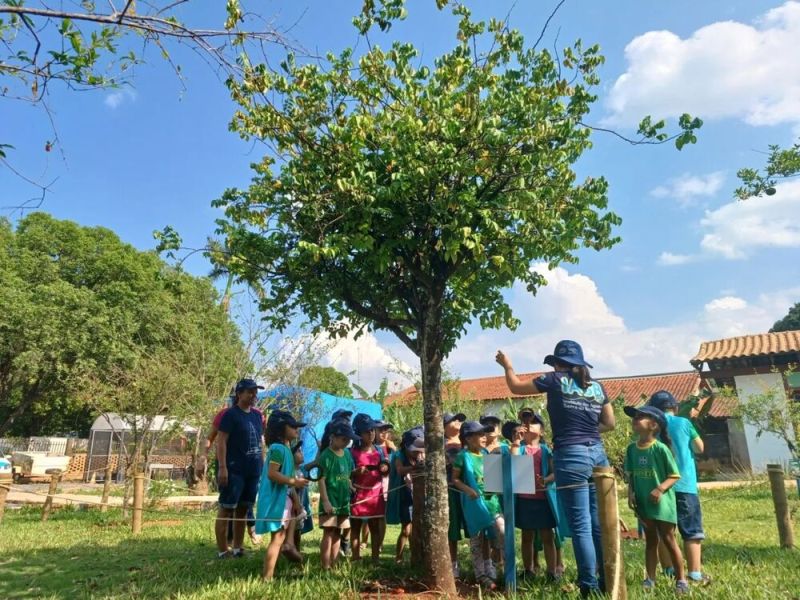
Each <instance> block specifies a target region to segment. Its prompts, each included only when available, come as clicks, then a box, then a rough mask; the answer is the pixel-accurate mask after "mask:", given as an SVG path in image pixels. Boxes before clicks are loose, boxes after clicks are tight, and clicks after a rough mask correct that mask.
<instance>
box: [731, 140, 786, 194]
mask: <svg viewBox="0 0 800 600" xmlns="http://www.w3.org/2000/svg"><path fill="white" fill-rule="evenodd" d="M737 175H738V176H739V180H740V181H741V182H742V185H741V186H739V187H738V188H737V189H736V196H737V197H738V198H739V199H741V200H747V199H748V198H751V197H753V196H762V195H764V194H766V195H767V196H772V195H774V194H775V193H776V191H777V190H776V189H775V186H776V185H777V184H778V182H780V181H782V180H784V179H789V178H791V177H797V176H798V175H800V142H798V143H796V144H794V145H792V146H789V147H788V148H782V147H780V146H778V145H772V146H770V147H769V154H768V155H767V162H766V165H765V166H764V167H763V168H762V169H761V170H759V169H756V168H753V167H747V168H744V169H739V172H738V173H737Z"/></svg>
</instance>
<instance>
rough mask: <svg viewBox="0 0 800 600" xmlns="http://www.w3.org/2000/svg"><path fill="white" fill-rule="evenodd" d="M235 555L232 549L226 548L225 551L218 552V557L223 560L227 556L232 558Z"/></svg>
mask: <svg viewBox="0 0 800 600" xmlns="http://www.w3.org/2000/svg"><path fill="white" fill-rule="evenodd" d="M231 556H233V555H232V554H231V551H230V550H225V552H217V558H218V559H220V560H222V559H225V558H231Z"/></svg>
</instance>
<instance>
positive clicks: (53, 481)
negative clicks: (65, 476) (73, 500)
mask: <svg viewBox="0 0 800 600" xmlns="http://www.w3.org/2000/svg"><path fill="white" fill-rule="evenodd" d="M45 473H47V474H48V475H50V488H49V489H48V490H47V498H45V500H44V506H43V507H42V521H43V522H44V521H47V519H49V518H50V512H51V511H52V510H53V496H55V495H56V490H57V489H58V482H59V481H61V469H47V471H45Z"/></svg>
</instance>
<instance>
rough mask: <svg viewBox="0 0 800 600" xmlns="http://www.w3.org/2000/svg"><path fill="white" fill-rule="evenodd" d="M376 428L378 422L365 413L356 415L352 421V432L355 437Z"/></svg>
mask: <svg viewBox="0 0 800 600" xmlns="http://www.w3.org/2000/svg"><path fill="white" fill-rule="evenodd" d="M377 428H378V422H377V421H376V420H374V419H373V418H372V417H370V416H369V415H368V414H366V413H358V414H357V415H356V416H355V418H354V419H353V431H355V432H356V434H357V435H361V434H362V433H366V432H367V431H372V430H373V429H377Z"/></svg>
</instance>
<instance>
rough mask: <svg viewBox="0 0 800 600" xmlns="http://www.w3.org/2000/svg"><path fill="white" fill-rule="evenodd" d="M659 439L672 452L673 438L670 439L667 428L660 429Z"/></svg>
mask: <svg viewBox="0 0 800 600" xmlns="http://www.w3.org/2000/svg"><path fill="white" fill-rule="evenodd" d="M658 438H659V439H660V440H661V443H662V444H664V445H665V446H666V447H667V448H669V449H670V450H672V438H671V437H669V431H667V428H666V427H665V428H664V429H660V430H659V432H658Z"/></svg>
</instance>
